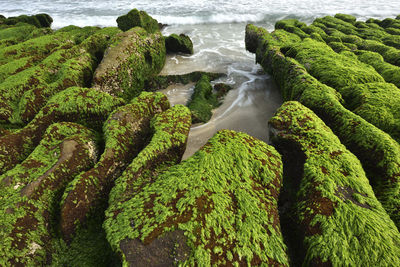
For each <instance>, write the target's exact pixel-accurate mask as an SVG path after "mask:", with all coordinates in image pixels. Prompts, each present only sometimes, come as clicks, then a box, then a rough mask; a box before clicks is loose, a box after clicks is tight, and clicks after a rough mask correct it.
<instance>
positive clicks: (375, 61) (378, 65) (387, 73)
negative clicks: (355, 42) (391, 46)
mask: <svg viewBox="0 0 400 267" xmlns="http://www.w3.org/2000/svg"><path fill="white" fill-rule="evenodd" d="M357 55H358V59H359V60H360V61H362V62H364V63H366V64H369V65H371V66H372V67H374V69H375V70H376V71H377V72H378V73H379V74H380V75H381V76H382V77H383V78H384V79H385V81H386V82H388V83H393V84H394V85H396V86H397V87H398V88H400V67H398V66H395V65H392V64H390V63H387V62H385V60H384V59H383V57H382V56H381V55H380V54H378V53H376V52H371V51H358V53H357Z"/></svg>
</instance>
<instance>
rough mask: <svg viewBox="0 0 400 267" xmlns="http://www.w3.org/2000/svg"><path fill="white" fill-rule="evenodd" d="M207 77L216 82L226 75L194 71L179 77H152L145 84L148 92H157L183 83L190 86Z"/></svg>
mask: <svg viewBox="0 0 400 267" xmlns="http://www.w3.org/2000/svg"><path fill="white" fill-rule="evenodd" d="M203 75H206V76H207V77H208V78H209V79H210V81H212V80H216V79H218V78H221V77H223V76H225V74H224V73H218V72H205V71H194V72H190V73H186V74H178V75H166V76H163V75H158V76H155V77H151V78H150V79H149V80H147V81H146V83H145V89H146V91H152V92H153V91H157V90H162V89H165V88H167V87H168V86H170V85H171V84H176V83H181V84H188V83H190V82H198V81H199V80H200V78H201V77H202V76H203Z"/></svg>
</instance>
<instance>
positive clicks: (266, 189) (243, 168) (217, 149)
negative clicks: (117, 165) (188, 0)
mask: <svg viewBox="0 0 400 267" xmlns="http://www.w3.org/2000/svg"><path fill="white" fill-rule="evenodd" d="M167 112H168V111H167ZM161 116H162V115H161ZM160 122H161V121H160ZM167 129H168V128H167ZM170 129H171V130H172V129H173V128H170ZM166 137H168V135H167V136H166ZM163 139H164V138H163ZM142 152H144V151H142ZM150 155H151V154H150ZM143 156H144V155H143ZM143 156H142V155H141V154H139V155H138V157H137V158H136V159H135V161H134V162H133V163H132V164H137V163H139V160H140V161H142V160H141V157H143ZM145 164H146V163H144V164H139V165H138V167H136V168H135V169H136V170H141V171H140V173H141V176H140V177H137V178H131V179H127V178H125V176H124V175H122V176H121V177H120V178H119V179H117V181H116V187H114V189H113V190H112V193H111V197H110V208H109V209H108V210H107V213H106V216H107V220H106V221H105V223H104V227H105V229H106V232H107V239H108V240H109V242H110V243H111V246H112V247H113V249H114V250H115V251H118V252H119V253H120V254H122V257H123V266H128V265H129V263H130V264H134V263H135V260H138V259H139V260H142V263H143V260H146V259H147V258H145V257H144V256H143V255H148V253H149V250H151V249H152V250H154V251H157V252H158V251H161V253H160V254H159V255H160V256H159V257H157V258H152V259H151V261H150V262H146V264H149V265H152V264H157V263H161V262H162V263H168V264H171V265H173V264H182V265H188V266H194V265H198V266H212V265H219V266H221V265H233V266H238V265H260V264H261V265H262V264H270V265H278V266H288V258H287V255H286V252H285V250H286V246H285V244H284V243H283V239H282V235H281V232H280V225H279V217H278V212H277V198H278V194H279V190H280V186H281V182H282V180H281V175H282V164H281V159H280V155H279V154H278V153H277V152H276V151H275V149H274V148H272V147H270V146H268V145H267V144H265V143H263V142H261V141H259V140H256V139H255V138H253V137H251V136H249V135H247V134H244V133H236V132H233V131H228V130H224V131H220V132H218V133H217V134H216V135H215V136H214V137H213V138H211V139H210V140H209V141H208V143H207V144H206V145H205V146H203V148H202V149H201V150H199V151H198V152H197V153H196V154H195V155H193V156H192V157H191V158H189V159H187V160H185V161H184V162H182V163H181V164H179V165H175V166H172V167H170V168H169V169H168V170H165V169H164V171H163V172H161V173H160V171H159V170H160V169H161V170H163V168H162V166H160V165H158V166H159V167H158V168H157V169H158V171H157V169H156V173H154V169H153V168H150V169H147V170H146V171H144V169H141V166H145ZM152 166H154V165H152ZM156 166H157V165H156ZM156 166H154V167H156ZM164 168H165V167H164ZM137 172H138V171H136V173H137ZM124 181H125V182H124ZM127 193H128V194H127ZM116 199H122V200H123V201H121V200H120V201H118V202H115V200H116ZM165 241H166V242H165ZM170 243H172V245H169V244H170ZM173 244H178V246H179V247H178V248H174V245H173ZM129 248H131V249H134V250H135V252H134V254H128V253H130V252H129ZM125 249H127V251H124V250H125ZM174 251H175V252H174ZM128 255H129V258H128ZM171 255H174V257H175V258H174V257H171ZM137 262H138V261H136V263H137Z"/></svg>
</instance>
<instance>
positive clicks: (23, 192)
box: [0, 123, 96, 266]
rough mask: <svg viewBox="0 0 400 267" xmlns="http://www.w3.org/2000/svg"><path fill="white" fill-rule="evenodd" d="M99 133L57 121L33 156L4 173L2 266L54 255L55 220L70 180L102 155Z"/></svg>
mask: <svg viewBox="0 0 400 267" xmlns="http://www.w3.org/2000/svg"><path fill="white" fill-rule="evenodd" d="M95 151H96V145H95V142H94V136H93V133H92V132H91V131H90V130H88V129H87V128H85V127H83V126H81V125H77V124H75V123H56V124H53V125H51V126H50V127H49V128H48V129H47V130H46V133H45V134H44V136H43V139H42V140H41V142H40V144H39V145H38V146H37V147H36V148H35V150H34V151H33V152H32V154H30V156H29V157H28V158H27V159H26V160H25V161H23V162H22V163H21V164H19V165H17V166H15V168H13V169H11V170H10V171H8V172H6V173H4V174H3V175H2V176H1V177H0V181H1V182H0V183H1V184H0V209H1V212H0V229H1V230H0V237H1V240H2V246H1V249H0V265H2V266H8V265H9V266H15V265H25V266H37V265H42V264H43V263H44V262H45V261H46V259H47V258H50V259H51V254H49V253H50V252H51V244H50V243H49V242H47V241H46V240H49V239H50V238H51V235H52V231H54V230H55V229H54V228H53V227H54V225H53V223H54V222H53V220H54V218H55V216H56V211H57V206H58V201H59V198H60V196H61V193H62V191H63V189H64V188H65V186H66V184H67V183H68V182H69V181H70V180H72V179H73V177H74V176H75V175H77V174H78V173H79V172H81V171H84V170H86V169H87V168H89V167H90V166H91V165H93V164H94V161H95V160H96V158H95V156H96V153H95Z"/></svg>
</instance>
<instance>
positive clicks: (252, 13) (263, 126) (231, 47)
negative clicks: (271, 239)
mask: <svg viewBox="0 0 400 267" xmlns="http://www.w3.org/2000/svg"><path fill="white" fill-rule="evenodd" d="M132 8H138V9H141V10H145V11H147V12H148V13H149V14H150V15H152V16H153V17H155V18H156V19H157V20H158V21H159V22H162V23H165V24H169V26H168V27H167V28H166V29H164V31H163V34H164V35H168V34H170V33H178V34H179V33H185V34H187V35H189V36H190V37H191V39H192V40H193V43H194V50H195V53H194V54H193V55H190V56H187V55H186V56H185V55H174V56H168V57H167V61H166V65H165V67H164V69H163V71H162V74H164V75H166V74H183V73H187V72H191V71H196V70H200V71H210V72H223V73H226V74H227V76H226V77H224V78H221V79H219V80H218V81H215V82H225V83H228V84H230V85H232V86H233V88H234V90H232V91H230V92H229V93H228V95H227V96H226V97H225V99H224V102H223V104H222V105H221V106H220V107H218V108H217V109H216V110H214V114H213V116H212V119H211V120H210V121H209V122H208V123H206V124H202V125H193V127H192V129H191V131H190V135H189V140H188V147H187V151H186V153H185V155H184V158H187V157H188V156H190V155H191V154H193V153H194V152H195V151H196V150H198V149H199V148H200V147H201V146H202V145H203V144H204V143H205V142H206V141H207V140H208V139H209V138H210V137H211V136H212V135H213V134H214V133H215V132H216V131H218V130H220V129H232V130H237V131H243V132H246V133H248V134H250V135H252V136H254V137H257V138H259V139H261V140H263V141H266V142H267V141H268V127H267V123H268V119H269V118H270V117H271V116H272V115H273V113H274V112H275V110H276V109H277V108H278V107H279V106H280V104H281V103H282V100H281V97H280V94H279V92H278V89H277V88H276V85H275V83H274V82H273V80H272V79H271V77H270V76H269V75H267V74H264V73H263V71H262V69H261V67H260V66H258V65H256V64H255V63H254V55H253V54H250V53H248V52H247V51H246V50H245V47H244V33H245V26H246V23H248V22H252V23H255V24H257V25H260V26H263V27H265V28H267V29H268V30H272V29H273V27H274V24H275V22H276V21H277V20H280V19H284V18H297V19H299V20H301V21H304V22H306V23H310V22H312V20H313V19H315V18H316V17H320V16H324V15H334V14H336V13H347V14H352V15H354V16H356V17H357V18H358V19H361V20H364V19H367V18H370V17H373V18H379V19H383V18H386V17H395V16H396V15H398V14H400V5H399V0H385V1H376V0H362V1H361V0H353V1H348V0H333V1H318V0H286V1H281V0H268V1H267V0H261V1H248V0H233V1H232V0H231V1H228V0H214V1H211V0H162V1H161V0H142V1H132V0H119V1H111V0H96V1H94V0H89V1H83V0H42V1H27V0H13V1H5V0H0V14H3V15H5V16H14V15H20V14H36V13H48V14H50V15H51V16H52V17H53V19H54V22H53V27H54V28H60V27H63V26H66V25H70V24H74V25H78V26H88V25H90V26H95V25H96V26H116V21H115V20H116V18H117V17H118V16H120V15H122V14H126V13H127V12H128V11H129V10H131V9H132ZM193 87H194V84H189V85H185V86H183V85H174V86H170V87H169V88H167V89H165V90H163V92H164V93H165V94H166V95H167V96H168V98H169V99H170V102H171V104H172V105H175V104H185V103H186V102H187V100H188V99H189V98H190V95H191V92H192V90H193Z"/></svg>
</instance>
